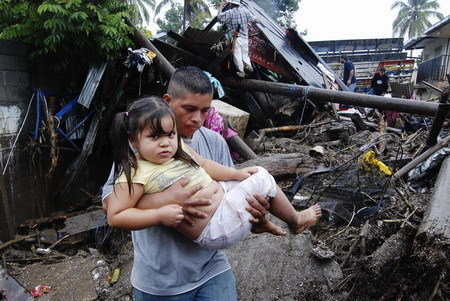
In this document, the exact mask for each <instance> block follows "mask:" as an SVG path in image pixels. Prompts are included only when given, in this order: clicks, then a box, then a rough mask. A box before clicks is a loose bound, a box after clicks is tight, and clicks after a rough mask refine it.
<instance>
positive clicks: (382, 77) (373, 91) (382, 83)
mask: <svg viewBox="0 0 450 301" xmlns="http://www.w3.org/2000/svg"><path fill="white" fill-rule="evenodd" d="M388 88H389V77H388V76H387V75H386V69H385V68H384V67H381V68H380V69H378V72H377V73H375V74H374V76H373V77H372V80H371V83H370V89H369V91H368V92H367V94H370V95H378V96H382V95H383V94H384V93H386V92H387V90H388Z"/></svg>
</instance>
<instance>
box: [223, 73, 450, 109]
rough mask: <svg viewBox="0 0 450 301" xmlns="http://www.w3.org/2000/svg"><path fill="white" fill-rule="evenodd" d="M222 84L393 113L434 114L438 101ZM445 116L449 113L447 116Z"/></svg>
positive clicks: (246, 83) (228, 80) (261, 84)
mask: <svg viewBox="0 0 450 301" xmlns="http://www.w3.org/2000/svg"><path fill="white" fill-rule="evenodd" d="M220 82H221V83H222V85H223V86H225V87H229V88H234V89H242V90H246V91H259V92H266V93H271V94H278V95H286V96H291V97H304V96H306V97H307V98H308V99H310V100H312V101H318V102H331V103H340V104H348V105H353V106H360V107H368V108H376V109H382V110H390V111H396V112H405V113H411V114H418V115H423V116H430V117H434V116H435V115H436V112H437V110H438V106H439V104H438V103H432V102H423V101H417V100H408V99H403V98H396V97H392V98H391V97H383V96H376V95H368V94H358V93H353V92H344V91H334V90H326V89H320V88H314V87H311V86H299V85H292V84H284V83H274V82H268V81H261V80H255V79H240V80H238V79H235V78H231V77H227V78H222V79H221V80H220ZM447 117H448V116H447Z"/></svg>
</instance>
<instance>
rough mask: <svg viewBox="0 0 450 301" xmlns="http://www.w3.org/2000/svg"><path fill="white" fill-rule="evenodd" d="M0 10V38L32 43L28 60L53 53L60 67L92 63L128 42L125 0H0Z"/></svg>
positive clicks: (109, 57) (115, 55)
mask: <svg viewBox="0 0 450 301" xmlns="http://www.w3.org/2000/svg"><path fill="white" fill-rule="evenodd" d="M94 3H95V4H94ZM0 10H1V11H2V14H1V16H0V39H8V40H17V41H22V42H25V43H28V44H30V45H32V46H33V51H32V52H31V58H36V57H39V56H41V55H53V56H52V57H54V58H55V60H56V62H55V63H56V65H57V66H58V67H59V68H66V67H67V66H77V67H83V66H85V67H86V66H88V65H95V64H98V63H99V62H104V61H107V60H109V59H113V58H116V57H117V56H118V55H119V53H120V49H121V48H123V47H128V46H130V45H132V42H131V40H130V39H129V37H128V35H129V34H130V33H132V29H131V28H130V27H128V26H127V25H126V24H125V21H124V20H125V18H129V7H128V6H127V4H126V3H124V2H123V1H118V0H99V1H96V2H87V1H84V0H44V1H34V0H0Z"/></svg>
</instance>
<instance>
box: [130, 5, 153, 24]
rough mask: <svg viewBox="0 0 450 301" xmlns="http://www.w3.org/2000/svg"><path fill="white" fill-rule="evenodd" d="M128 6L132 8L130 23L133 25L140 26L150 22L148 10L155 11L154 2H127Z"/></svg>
mask: <svg viewBox="0 0 450 301" xmlns="http://www.w3.org/2000/svg"><path fill="white" fill-rule="evenodd" d="M127 3H128V5H129V6H130V7H131V8H132V12H131V19H130V20H131V21H132V22H133V24H137V25H140V24H142V23H143V22H145V23H149V22H150V19H151V18H150V10H149V9H151V10H154V9H155V5H156V2H155V0H127Z"/></svg>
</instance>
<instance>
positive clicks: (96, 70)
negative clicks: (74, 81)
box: [78, 63, 106, 108]
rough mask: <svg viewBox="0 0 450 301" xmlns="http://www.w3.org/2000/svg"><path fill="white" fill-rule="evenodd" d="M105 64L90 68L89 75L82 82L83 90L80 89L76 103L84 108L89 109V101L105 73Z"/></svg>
mask: <svg viewBox="0 0 450 301" xmlns="http://www.w3.org/2000/svg"><path fill="white" fill-rule="evenodd" d="M105 68H106V63H103V64H101V65H100V66H98V67H92V68H91V69H89V73H88V75H87V77H86V81H85V82H84V86H83V89H81V92H80V96H79V98H78V103H79V104H80V105H82V106H84V107H86V108H89V106H90V105H91V101H92V99H93V98H94V95H95V91H97V88H98V85H99V84H100V81H101V79H102V77H103V73H104V72H105Z"/></svg>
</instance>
